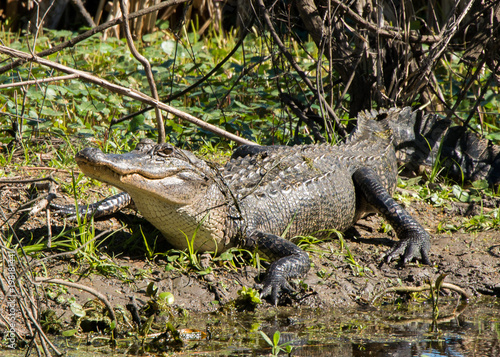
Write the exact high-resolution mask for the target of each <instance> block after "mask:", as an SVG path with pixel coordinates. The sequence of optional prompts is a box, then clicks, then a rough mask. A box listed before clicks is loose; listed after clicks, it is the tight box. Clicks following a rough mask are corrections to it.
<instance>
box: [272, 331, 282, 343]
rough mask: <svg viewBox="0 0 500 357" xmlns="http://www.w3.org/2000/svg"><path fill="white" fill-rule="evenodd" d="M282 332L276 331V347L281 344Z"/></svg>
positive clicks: (274, 339) (274, 340)
mask: <svg viewBox="0 0 500 357" xmlns="http://www.w3.org/2000/svg"><path fill="white" fill-rule="evenodd" d="M280 335H281V334H280V332H279V331H276V332H275V333H274V335H273V342H274V346H278V345H279V343H280Z"/></svg>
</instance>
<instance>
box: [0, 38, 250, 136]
mask: <svg viewBox="0 0 500 357" xmlns="http://www.w3.org/2000/svg"><path fill="white" fill-rule="evenodd" d="M0 53H3V54H6V55H9V56H13V57H17V58H20V59H22V60H23V61H32V62H36V63H39V64H41V65H44V66H47V67H50V68H54V69H57V70H59V71H61V72H64V73H69V74H77V75H78V76H79V78H81V79H84V80H86V81H88V82H91V83H94V84H97V85H99V86H101V87H104V88H106V89H108V90H110V91H112V92H114V93H118V94H121V95H124V96H127V97H130V98H133V99H136V100H139V101H140V102H142V103H145V104H147V105H151V106H154V107H158V108H160V109H161V110H164V111H166V112H167V113H170V114H173V115H176V116H177V117H179V118H180V119H182V120H186V121H188V122H190V123H193V124H195V125H197V126H199V127H200V128H203V129H206V130H208V131H211V132H212V133H214V134H217V135H220V136H222V137H225V138H226V139H229V140H233V141H234V142H236V143H238V144H242V145H257V144H256V143H255V142H253V141H250V140H247V139H244V138H241V137H239V136H238V135H235V134H232V133H229V132H227V131H225V130H223V129H220V128H218V127H216V126H215V125H212V124H209V123H206V122H204V121H203V120H201V119H198V118H196V117H194V116H192V115H191V114H188V113H185V112H183V111H181V110H179V109H177V108H174V107H171V106H170V105H167V104H165V103H162V102H160V101H158V100H156V99H154V98H151V97H150V96H148V95H146V94H144V93H141V92H139V91H136V90H133V89H130V88H126V87H123V86H120V85H118V84H114V83H111V82H109V81H107V80H105V79H102V78H99V77H96V76H94V75H92V74H90V73H88V72H85V71H81V70H78V69H74V68H71V67H68V66H64V65H62V64H59V63H56V62H53V61H50V60H46V59H44V58H40V57H38V56H36V55H30V54H28V53H26V52H23V51H19V50H15V49H12V48H9V47H6V46H0Z"/></svg>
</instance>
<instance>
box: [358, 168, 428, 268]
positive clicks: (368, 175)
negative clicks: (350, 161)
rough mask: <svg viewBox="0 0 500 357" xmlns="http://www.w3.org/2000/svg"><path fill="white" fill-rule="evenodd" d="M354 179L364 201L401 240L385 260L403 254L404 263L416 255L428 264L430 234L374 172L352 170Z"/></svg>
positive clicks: (361, 169)
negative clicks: (377, 212) (391, 193)
mask: <svg viewBox="0 0 500 357" xmlns="http://www.w3.org/2000/svg"><path fill="white" fill-rule="evenodd" d="M353 179H354V183H355V185H356V189H360V190H361V192H362V194H363V197H364V199H365V200H366V202H367V203H368V204H370V205H371V206H373V207H374V208H375V209H376V210H378V211H379V212H380V213H381V214H382V215H383V216H384V217H385V219H386V220H387V221H388V222H389V223H390V224H391V226H392V227H393V228H394V230H395V231H396V234H397V236H398V238H399V239H400V240H399V242H398V243H396V245H395V247H394V248H393V249H392V250H391V251H390V252H389V253H388V254H387V255H386V256H385V260H386V262H390V261H391V260H393V259H397V258H399V257H402V258H403V264H406V263H408V262H409V261H410V260H412V259H414V258H415V259H421V261H422V262H423V263H424V264H428V265H430V261H429V250H430V245H431V243H430V235H429V233H427V232H426V231H425V229H424V228H423V227H422V226H421V225H420V224H419V223H418V222H417V221H416V220H415V219H414V218H413V217H411V216H410V215H409V214H408V212H406V211H405V210H404V209H403V207H401V206H400V205H399V204H398V203H397V202H396V201H395V200H394V199H393V198H392V197H391V195H390V194H389V192H388V191H387V189H386V188H385V187H384V186H383V185H382V183H381V182H380V180H379V178H378V176H377V174H376V173H375V171H373V170H372V169H369V168H360V169H358V170H356V172H355V173H354V175H353Z"/></svg>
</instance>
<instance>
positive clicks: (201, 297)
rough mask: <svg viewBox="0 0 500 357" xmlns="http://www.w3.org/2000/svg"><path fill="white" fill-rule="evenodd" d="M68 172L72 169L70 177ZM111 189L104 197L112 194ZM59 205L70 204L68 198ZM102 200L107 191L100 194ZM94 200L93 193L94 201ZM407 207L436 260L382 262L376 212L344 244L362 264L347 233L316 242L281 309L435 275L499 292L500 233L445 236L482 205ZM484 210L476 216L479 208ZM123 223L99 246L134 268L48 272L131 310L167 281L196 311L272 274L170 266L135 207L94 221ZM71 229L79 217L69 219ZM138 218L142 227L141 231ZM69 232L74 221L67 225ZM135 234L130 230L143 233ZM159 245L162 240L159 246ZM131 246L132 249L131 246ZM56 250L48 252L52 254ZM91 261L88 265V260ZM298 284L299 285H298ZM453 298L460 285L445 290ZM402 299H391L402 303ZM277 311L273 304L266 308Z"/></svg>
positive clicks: (347, 298)
mask: <svg viewBox="0 0 500 357" xmlns="http://www.w3.org/2000/svg"><path fill="white" fill-rule="evenodd" d="M66 176H67V175H66ZM103 191H106V188H105V187H104V186H103V187H101V188H100V190H97V191H96V194H97V195H96V197H95V199H98V198H99V195H102V192H103ZM105 194H106V193H104V195H105ZM59 196H63V198H61V199H59V202H62V203H65V202H71V200H70V199H68V198H67V195H65V194H60V195H59ZM101 197H102V196H101ZM90 199H92V198H90ZM27 200H28V198H27V197H26V192H25V191H24V188H23V185H3V186H2V187H1V188H0V205H2V207H4V208H5V209H7V210H14V209H15V208H17V207H16V206H18V205H19V202H20V201H21V202H22V201H27ZM499 205H500V199H497V200H494V199H493V200H492V201H491V202H489V203H488V206H489V208H488V207H486V208H483V209H492V208H494V207H498V206H499ZM406 209H407V211H408V212H409V213H410V214H411V215H412V216H414V217H415V218H416V219H417V220H418V221H419V222H420V223H421V224H422V225H423V226H424V227H425V228H426V229H427V230H428V231H429V232H430V233H431V234H432V236H433V238H432V242H431V243H432V247H431V255H430V258H431V261H432V265H431V266H424V265H420V264H418V263H410V264H408V265H407V266H404V267H402V266H400V265H399V264H398V263H397V262H393V263H391V264H381V261H382V257H383V256H384V254H385V252H386V251H387V250H388V249H389V248H390V247H391V246H392V244H393V242H394V237H393V234H392V232H388V233H384V232H382V227H384V222H383V220H382V218H381V217H379V216H377V215H373V216H370V217H367V218H365V219H362V220H361V221H359V222H358V224H357V225H356V226H355V227H353V228H352V229H350V230H349V231H348V232H346V234H345V242H346V245H347V247H348V249H349V250H350V252H351V253H352V256H353V258H354V261H351V260H349V259H348V258H347V249H346V248H345V247H342V246H341V244H340V242H339V240H338V239H336V238H335V239H333V238H332V239H331V240H329V241H325V242H322V243H319V244H314V245H311V246H309V248H308V251H309V255H310V257H311V261H312V267H311V270H310V271H309V273H308V274H307V276H306V277H305V278H304V279H303V281H302V282H298V284H296V285H295V286H296V288H297V293H295V294H290V295H285V296H283V297H282V298H281V300H280V305H281V306H295V307H309V308H316V307H318V308H335V307H343V308H346V307H352V306H357V305H364V304H367V303H369V302H370V301H371V300H372V299H373V297H374V296H376V295H377V294H379V293H381V292H383V291H385V290H386V289H387V288H389V287H393V286H400V285H403V286H420V285H422V284H424V283H425V282H426V281H428V280H429V279H430V280H431V281H435V280H436V278H437V277H439V276H440V275H442V274H445V275H446V278H445V282H448V283H452V284H455V285H457V286H459V287H461V288H462V289H463V290H465V292H466V293H467V294H468V295H469V296H471V297H480V296H485V295H486V296H488V295H489V296H496V297H500V232H499V231H498V230H486V231H481V232H474V233H465V232H454V233H453V234H449V233H445V234H437V233H436V232H437V228H438V226H439V225H440V224H441V225H443V224H448V223H454V222H455V223H456V222H460V220H461V219H463V218H464V216H470V215H473V214H476V213H477V211H478V210H480V209H481V207H480V206H478V205H476V206H473V205H472V206H471V205H468V206H467V207H466V208H464V206H463V204H461V203H453V202H448V203H447V204H446V207H433V206H432V205H429V204H427V203H425V202H423V201H418V200H415V201H412V202H410V203H409V204H407V207H406ZM475 211H476V212H475ZM51 219H52V220H51V227H52V232H53V234H54V235H55V234H56V233H57V232H58V231H59V230H61V229H62V227H63V226H64V222H63V220H62V219H61V218H58V217H52V218H51ZM123 222H127V224H128V225H129V226H130V227H131V230H130V231H131V232H132V233H129V231H124V232H120V233H117V235H116V237H115V238H113V239H112V241H110V240H109V238H108V239H107V240H104V241H103V242H102V244H101V246H100V247H99V250H100V251H101V252H103V253H105V256H104V255H103V261H104V262H105V261H106V260H108V261H109V262H110V263H114V264H116V265H118V266H119V267H121V268H123V271H124V272H125V273H120V274H109V272H108V273H104V274H101V273H99V271H98V270H96V269H95V267H94V269H90V267H91V265H90V264H87V262H86V260H85V259H81V258H80V259H75V257H74V256H72V255H68V256H63V257H59V258H56V259H53V260H52V259H48V260H46V261H45V262H44V265H43V269H42V267H38V268H37V269H38V270H39V272H42V270H45V272H46V273H45V274H46V276H49V277H53V278H59V279H69V280H71V281H75V282H77V283H79V284H84V285H86V286H89V287H91V288H93V289H95V290H97V291H99V292H101V293H103V294H105V295H106V296H107V297H108V299H109V300H110V302H111V303H112V304H113V305H121V306H125V305H126V304H128V303H129V302H130V298H131V297H132V296H134V297H135V299H136V300H137V301H139V302H140V303H142V302H144V301H146V300H147V299H148V298H147V296H146V290H147V286H148V284H149V283H150V282H154V284H155V285H156V286H157V287H158V291H159V292H161V291H166V292H171V293H172V294H173V295H174V298H175V301H174V305H173V306H175V307H179V308H182V309H186V310H188V311H191V312H211V311H215V310H217V309H220V308H221V306H224V304H226V303H228V302H231V301H234V300H235V299H236V298H237V297H238V291H239V290H240V289H241V288H242V286H246V287H253V286H254V285H255V284H256V283H258V282H259V278H261V277H262V273H264V270H261V271H260V272H259V270H257V269H256V268H254V267H251V266H246V265H242V266H239V267H236V268H228V265H227V264H226V265H225V266H220V263H219V262H213V261H212V262H210V261H207V260H206V258H207V257H204V258H205V261H204V262H202V263H203V264H204V265H205V266H209V267H211V268H212V272H211V273H210V274H199V273H197V272H194V271H192V270H189V269H186V270H183V269H173V270H169V269H167V267H169V266H171V265H169V264H168V263H169V257H165V256H164V257H162V256H157V257H156V258H155V259H153V260H148V259H146V257H145V256H146V254H145V253H144V251H145V250H144V244H143V243H142V237H141V235H140V234H138V233H137V232H140V230H141V229H142V230H144V231H145V232H146V235H149V242H150V244H151V245H153V244H157V245H156V248H155V249H156V252H161V251H162V250H163V249H164V250H167V249H168V248H169V247H168V244H164V243H161V241H162V240H163V238H162V237H161V236H158V233H157V232H156V231H155V230H154V229H153V228H152V227H150V226H149V225H148V224H147V223H144V221H143V220H142V219H141V218H140V215H137V214H136V213H133V212H129V213H128V214H126V215H122V216H115V217H112V218H111V219H108V220H100V221H97V222H96V223H95V227H96V234H98V233H99V232H100V231H106V230H112V231H114V230H115V231H117V230H119V229H120V228H121V227H122V226H123ZM68 224H69V225H70V226H71V224H73V225H74V223H68ZM137 224H142V226H141V227H139V228H138V226H137ZM66 229H68V227H67V228H66ZM134 230H135V234H136V235H135V238H134V236H131V234H134ZM17 233H18V234H19V235H20V236H23V235H24V236H30V235H31V236H33V239H32V241H36V240H37V236H38V237H39V236H42V235H43V236H46V235H47V223H46V220H45V215H44V214H43V212H42V213H40V214H39V215H37V216H33V217H29V219H28V220H27V221H26V222H25V223H24V224H23V225H22V226H21V227H20V228H18V230H17ZM131 239H135V240H136V241H137V242H136V243H137V244H136V245H135V247H138V246H139V247H140V248H132V250H130V248H129V250H127V251H121V250H120V247H124V246H126V245H125V244H124V243H123V242H130V240H131ZM155 242H156V243H155ZM128 246H130V245H128ZM55 253H57V251H54V252H49V253H46V254H44V256H50V255H51V254H55ZM87 265H88V266H87ZM296 283H297V282H296ZM445 292H446V293H449V294H451V295H454V294H456V293H455V292H453V291H446V290H445ZM67 294H68V296H75V297H76V299H77V301H78V302H79V303H81V304H83V303H85V302H86V301H87V300H88V299H93V298H94V296H92V295H91V294H89V293H87V292H83V291H79V290H77V289H73V288H68V292H67ZM394 296H395V295H391V294H389V295H388V297H389V298H391V299H394ZM47 302H48V305H49V307H50V308H52V309H56V311H57V313H58V315H60V316H62V318H63V319H64V318H65V317H66V318H68V319H69V318H70V317H71V316H72V313H71V311H70V310H69V308H68V305H67V304H62V305H61V304H59V303H58V302H56V301H52V300H50V299H48V300H47ZM266 307H269V304H268V302H264V304H263V305H261V306H260V307H259V308H264V309H265V308H266Z"/></svg>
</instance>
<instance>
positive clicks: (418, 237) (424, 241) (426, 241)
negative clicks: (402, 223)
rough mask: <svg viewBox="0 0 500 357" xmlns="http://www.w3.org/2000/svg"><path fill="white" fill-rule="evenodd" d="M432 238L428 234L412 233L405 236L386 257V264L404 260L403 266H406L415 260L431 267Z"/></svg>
mask: <svg viewBox="0 0 500 357" xmlns="http://www.w3.org/2000/svg"><path fill="white" fill-rule="evenodd" d="M429 250H430V236H429V235H428V234H427V232H410V233H407V234H405V237H403V238H402V239H401V240H400V241H399V242H398V243H396V246H395V247H394V248H393V249H391V251H390V252H389V253H388V254H387V255H386V256H385V257H384V261H385V262H386V263H390V262H391V261H392V260H396V259H398V258H402V260H401V265H406V264H407V263H409V262H410V261H411V260H413V259H417V260H420V261H421V262H422V263H423V264H426V265H431V262H430V259H429Z"/></svg>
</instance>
